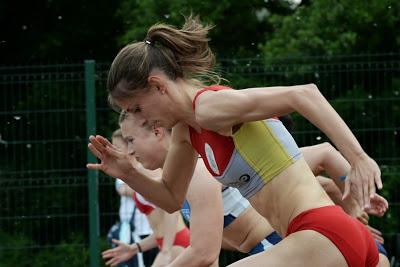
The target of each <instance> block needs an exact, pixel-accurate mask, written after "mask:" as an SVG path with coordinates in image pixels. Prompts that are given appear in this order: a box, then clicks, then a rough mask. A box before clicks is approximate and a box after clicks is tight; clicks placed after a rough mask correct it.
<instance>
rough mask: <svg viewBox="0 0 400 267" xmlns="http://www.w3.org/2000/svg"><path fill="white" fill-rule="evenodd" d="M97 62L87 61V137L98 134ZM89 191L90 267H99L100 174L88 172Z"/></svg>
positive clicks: (88, 158) (91, 159) (91, 160)
mask: <svg viewBox="0 0 400 267" xmlns="http://www.w3.org/2000/svg"><path fill="white" fill-rule="evenodd" d="M94 66H95V61H94V60H85V88H86V135H87V136H89V135H94V134H96V103H95V101H96V100H95V69H94ZM87 161H88V162H95V161H96V158H95V156H94V155H93V154H92V153H91V152H90V151H89V150H88V151H87ZM87 173H88V190H89V249H90V266H91V267H98V266H99V253H100V251H99V244H98V237H99V203H98V199H99V198H98V172H97V171H94V170H88V172H87Z"/></svg>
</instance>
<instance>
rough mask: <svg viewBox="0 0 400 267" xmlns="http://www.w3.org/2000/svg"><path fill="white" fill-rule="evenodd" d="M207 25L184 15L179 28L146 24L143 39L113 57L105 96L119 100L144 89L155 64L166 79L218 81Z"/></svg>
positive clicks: (208, 26) (196, 18) (111, 99)
mask: <svg viewBox="0 0 400 267" xmlns="http://www.w3.org/2000/svg"><path fill="white" fill-rule="evenodd" d="M211 28H212V26H210V25H205V26H204V25H202V24H201V23H200V21H199V18H198V17H197V16H196V17H193V16H189V17H187V18H185V24H184V25H183V27H182V29H177V28H175V27H174V26H171V25H166V24H156V25H153V26H152V27H150V29H149V30H148V32H147V36H146V39H145V41H143V42H137V43H133V44H129V45H127V46H125V47H124V48H123V49H122V50H121V51H120V52H119V53H118V55H117V56H116V57H115V59H114V61H113V63H112V65H111V68H110V71H109V74H108V80H107V87H108V90H109V100H110V102H113V100H120V99H124V98H127V97H130V96H132V95H133V93H134V92H135V91H136V90H137V89H145V88H146V86H147V79H148V76H149V74H150V72H151V71H152V70H153V69H155V68H157V69H160V70H162V71H163V72H164V73H165V74H166V75H167V76H168V77H169V78H170V79H172V80H175V79H177V78H183V79H187V80H189V79H200V80H201V79H204V78H205V79H207V80H212V81H219V77H218V75H216V74H215V73H213V72H212V68H213V67H214V64H215V57H214V54H213V53H212V51H211V49H210V48H209V46H208V41H209V39H208V38H207V33H208V31H209V30H210V29H211Z"/></svg>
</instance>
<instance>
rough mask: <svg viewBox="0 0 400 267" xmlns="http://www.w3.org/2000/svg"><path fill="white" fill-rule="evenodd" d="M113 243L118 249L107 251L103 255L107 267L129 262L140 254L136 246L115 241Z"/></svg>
mask: <svg viewBox="0 0 400 267" xmlns="http://www.w3.org/2000/svg"><path fill="white" fill-rule="evenodd" d="M112 242H113V243H114V244H117V245H118V246H117V247H116V248H112V249H108V250H105V251H103V252H102V253H101V255H102V257H103V259H104V260H107V262H106V265H107V266H111V267H114V266H117V265H118V264H119V263H121V262H125V261H128V260H129V259H130V258H132V257H133V256H135V255H136V254H137V253H138V250H137V247H136V246H135V245H132V246H130V245H128V244H125V243H124V242H121V241H119V240H116V239H113V240H112Z"/></svg>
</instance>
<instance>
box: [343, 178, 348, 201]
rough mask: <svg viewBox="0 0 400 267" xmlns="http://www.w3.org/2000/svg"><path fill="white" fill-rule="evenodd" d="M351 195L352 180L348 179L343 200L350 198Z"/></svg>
mask: <svg viewBox="0 0 400 267" xmlns="http://www.w3.org/2000/svg"><path fill="white" fill-rule="evenodd" d="M349 195H350V180H349V179H346V180H345V181H344V192H343V197H342V200H344V199H346V198H348V197H349Z"/></svg>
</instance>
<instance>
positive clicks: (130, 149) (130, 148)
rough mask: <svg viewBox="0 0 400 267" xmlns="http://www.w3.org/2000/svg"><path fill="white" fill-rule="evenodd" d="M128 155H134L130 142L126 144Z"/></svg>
mask: <svg viewBox="0 0 400 267" xmlns="http://www.w3.org/2000/svg"><path fill="white" fill-rule="evenodd" d="M128 154H129V155H131V156H134V155H135V149H134V146H133V144H132V143H131V142H129V143H128Z"/></svg>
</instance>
